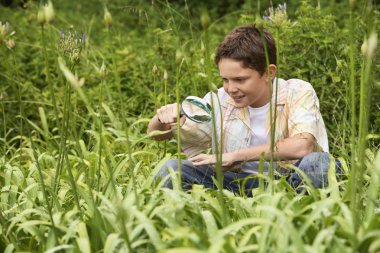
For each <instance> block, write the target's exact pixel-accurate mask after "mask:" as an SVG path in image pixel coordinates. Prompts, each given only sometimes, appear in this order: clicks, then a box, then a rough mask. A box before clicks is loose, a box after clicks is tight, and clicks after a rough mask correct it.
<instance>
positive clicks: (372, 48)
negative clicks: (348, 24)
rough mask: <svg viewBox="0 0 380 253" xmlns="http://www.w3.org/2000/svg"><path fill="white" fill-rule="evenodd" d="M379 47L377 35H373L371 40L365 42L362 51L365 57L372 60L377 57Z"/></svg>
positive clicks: (370, 37)
mask: <svg viewBox="0 0 380 253" xmlns="http://www.w3.org/2000/svg"><path fill="white" fill-rule="evenodd" d="M376 47H377V34H376V33H371V35H370V36H369V39H368V40H367V39H366V40H364V42H363V44H362V47H361V50H362V54H363V55H364V56H365V57H368V58H372V57H373V56H374V55H375V52H376Z"/></svg>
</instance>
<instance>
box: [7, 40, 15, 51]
mask: <svg viewBox="0 0 380 253" xmlns="http://www.w3.org/2000/svg"><path fill="white" fill-rule="evenodd" d="M15 46H16V43H15V41H14V40H13V39H10V40H8V41H7V48H9V49H11V50H12V49H13V48H14V47H15Z"/></svg>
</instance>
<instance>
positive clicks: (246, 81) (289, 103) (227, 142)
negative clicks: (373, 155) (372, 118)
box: [148, 25, 329, 195]
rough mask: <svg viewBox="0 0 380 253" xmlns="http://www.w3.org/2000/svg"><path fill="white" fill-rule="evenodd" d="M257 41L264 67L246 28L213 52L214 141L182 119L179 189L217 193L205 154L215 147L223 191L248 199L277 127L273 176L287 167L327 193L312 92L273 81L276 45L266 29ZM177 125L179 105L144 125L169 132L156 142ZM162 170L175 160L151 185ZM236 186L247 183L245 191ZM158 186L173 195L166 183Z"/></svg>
mask: <svg viewBox="0 0 380 253" xmlns="http://www.w3.org/2000/svg"><path fill="white" fill-rule="evenodd" d="M263 36H264V40H265V43H266V47H267V52H268V58H269V65H267V62H266V58H265V51H264V45H263V42H262V38H261V34H260V31H259V29H258V28H256V27H255V26H252V25H247V26H240V27H237V28H235V29H234V30H233V31H232V32H231V33H230V34H228V35H227V36H226V37H225V39H224V40H223V42H222V43H221V44H220V45H219V47H218V49H217V52H216V56H215V63H216V65H217V66H218V68H219V72H220V76H221V79H222V81H223V88H221V89H219V90H218V94H217V96H218V98H219V101H220V104H216V105H215V106H214V108H215V119H216V120H215V122H216V129H217V138H216V139H215V138H214V137H213V136H214V135H213V133H212V126H211V124H206V125H205V124H197V123H194V122H192V121H191V120H189V119H186V118H185V117H182V118H181V122H180V123H181V124H180V125H181V130H180V132H181V140H182V144H183V145H182V147H183V150H184V152H185V153H186V154H187V156H188V157H189V159H188V160H183V161H182V187H183V188H184V189H191V185H192V184H203V185H204V186H206V187H209V188H216V187H215V185H214V182H213V180H212V176H215V172H214V165H215V164H216V155H215V154H205V153H204V151H203V150H204V149H205V148H207V147H210V146H212V147H213V150H214V151H215V147H216V146H218V147H219V149H218V150H221V152H222V170H223V172H224V173H223V174H224V177H223V181H224V182H223V187H224V188H226V189H229V190H231V191H233V192H239V191H241V190H243V191H245V192H246V193H247V194H249V195H250V190H251V189H252V188H254V187H257V186H258V180H257V179H256V178H255V177H252V176H251V175H252V174H257V173H258V169H259V162H258V161H259V159H260V155H261V154H263V155H264V159H266V160H267V161H268V160H269V159H270V157H271V152H270V146H271V145H270V139H271V127H275V129H274V141H275V142H274V143H275V147H274V153H273V157H274V159H275V160H276V163H275V164H274V166H275V168H276V169H278V170H280V169H282V170H283V168H285V165H286V164H289V163H292V164H294V165H296V166H297V167H298V168H299V169H300V170H302V171H303V172H304V173H305V174H306V175H307V176H308V177H309V178H310V179H311V181H312V183H313V185H314V187H319V188H320V187H323V186H324V185H327V183H328V182H327V170H328V167H329V155H328V151H329V147H328V141H327V134H326V129H325V125H324V122H323V119H322V116H321V113H320V111H319V101H318V98H317V96H316V94H315V91H314V89H313V88H312V86H311V85H310V84H309V83H307V82H305V81H302V80H298V79H290V80H288V81H285V80H283V79H277V78H276V46H275V41H274V39H273V37H272V36H271V34H270V33H269V32H267V31H266V30H265V29H264V30H263ZM276 88H277V89H276ZM276 90H277V92H276ZM211 96H215V97H214V99H213V101H214V103H216V102H215V101H218V99H217V98H216V95H215V94H213V95H211V94H210V93H209V94H207V95H206V96H205V99H206V100H208V101H209V102H210V101H211ZM271 110H272V111H271ZM271 114H272V115H273V117H272V119H273V120H272V122H270V121H271V120H270V119H271V117H270V115H271ZM274 115H275V118H274ZM176 120H177V105H176V104H169V105H165V106H163V107H161V108H160V109H158V111H157V114H156V115H155V116H154V117H153V118H152V119H151V121H150V122H149V125H148V133H149V132H151V131H153V130H161V131H165V130H170V129H171V130H173V131H171V132H169V133H166V134H163V135H161V136H158V137H155V139H157V140H164V139H168V138H171V137H173V136H174V135H173V134H174V133H175V131H176ZM221 121H222V124H221ZM221 126H222V128H223V129H221ZM173 132H174V133H173ZM221 143H222V146H221ZM168 168H172V169H173V170H174V171H177V170H178V164H177V160H176V159H172V160H169V161H168V162H167V163H166V164H165V165H164V166H163V167H162V168H161V170H160V172H159V173H158V175H157V176H156V178H159V177H161V178H162V179H164V178H165V179H166V177H167V176H168V175H169V172H168ZM268 168H269V163H268V162H265V163H264V173H267V172H268ZM239 179H246V180H244V181H245V184H242V181H243V180H239ZM288 180H289V182H290V184H291V185H292V186H293V187H297V186H298V185H300V183H301V182H302V178H301V177H300V176H299V175H298V174H297V173H295V172H293V173H291V174H290V175H289V176H288ZM243 185H244V189H241V188H242V186H243ZM164 186H165V187H172V182H171V180H170V178H168V179H166V181H165V183H164Z"/></svg>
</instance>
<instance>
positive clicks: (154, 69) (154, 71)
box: [152, 64, 158, 75]
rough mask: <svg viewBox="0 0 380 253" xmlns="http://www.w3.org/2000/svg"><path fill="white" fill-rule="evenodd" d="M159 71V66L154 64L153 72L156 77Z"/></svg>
mask: <svg viewBox="0 0 380 253" xmlns="http://www.w3.org/2000/svg"><path fill="white" fill-rule="evenodd" d="M157 71H158V68H157V65H156V64H154V66H153V68H152V72H153V74H154V75H155V74H157Z"/></svg>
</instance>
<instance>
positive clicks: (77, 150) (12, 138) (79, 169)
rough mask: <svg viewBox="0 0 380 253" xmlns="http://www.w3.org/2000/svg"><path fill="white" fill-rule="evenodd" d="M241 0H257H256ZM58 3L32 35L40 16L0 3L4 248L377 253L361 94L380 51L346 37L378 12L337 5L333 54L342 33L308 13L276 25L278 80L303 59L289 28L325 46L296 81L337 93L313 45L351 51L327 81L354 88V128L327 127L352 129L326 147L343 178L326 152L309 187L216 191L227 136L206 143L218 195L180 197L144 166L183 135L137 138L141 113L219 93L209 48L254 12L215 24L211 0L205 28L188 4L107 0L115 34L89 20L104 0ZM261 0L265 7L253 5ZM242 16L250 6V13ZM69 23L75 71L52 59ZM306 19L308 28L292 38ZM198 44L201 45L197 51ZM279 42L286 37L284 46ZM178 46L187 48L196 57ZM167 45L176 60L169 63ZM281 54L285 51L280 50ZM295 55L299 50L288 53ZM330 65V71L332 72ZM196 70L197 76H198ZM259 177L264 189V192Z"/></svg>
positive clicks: (377, 204)
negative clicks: (81, 46) (328, 34)
mask: <svg viewBox="0 0 380 253" xmlns="http://www.w3.org/2000/svg"><path fill="white" fill-rule="evenodd" d="M90 2H91V1H90ZM247 3H249V5H250V6H254V3H253V2H251V1H248V2H247ZM54 4H55V7H56V8H57V17H56V19H57V21H56V24H54V25H51V26H48V25H46V26H42V27H40V26H38V25H29V26H28V31H27V29H26V24H29V23H28V22H29V21H30V20H29V19H28V18H27V17H35V14H36V13H37V11H36V10H37V6H34V5H33V2H30V5H31V6H30V7H29V9H26V10H22V11H21V10H19V9H14V10H9V9H6V8H4V7H0V12H1V13H2V15H4V17H5V18H7V19H9V20H10V21H11V23H12V24H17V25H15V26H14V27H15V29H16V30H17V34H16V35H17V37H15V39H16V45H17V46H16V48H14V51H13V52H11V53H12V57H13V58H10V57H8V56H9V55H10V54H9V53H10V52H9V51H7V50H8V49H7V48H5V47H4V44H0V57H1V58H2V59H6V60H5V63H4V61H0V82H2V83H4V84H5V85H4V86H1V87H0V97H1V98H0V103H1V107H0V110H1V114H2V116H1V124H2V127H1V128H2V129H1V148H0V150H1V153H0V251H2V252H20V251H30V252H76V251H78V252H79V251H81V252H102V251H103V252H378V251H379V250H380V243H379V242H380V237H379V234H380V233H379V226H380V212H379V208H380V201H379V180H380V160H379V159H380V153H379V151H378V147H377V146H373V145H368V139H369V138H372V139H371V140H373V143H376V141H377V140H378V139H376V138H378V137H376V136H377V135H378V134H379V133H378V132H371V131H370V129H371V128H370V124H371V119H373V118H375V119H376V117H379V114H378V113H377V112H376V108H375V107H373V103H372V102H371V97H372V98H376V92H377V91H378V88H377V87H376V86H375V85H374V81H372V80H374V79H375V74H376V72H374V71H376V70H374V68H375V65H376V63H374V62H375V60H376V56H377V54H378V53H377V51H374V52H373V53H372V54H370V53H368V52H369V51H364V52H365V54H364V55H361V54H360V52H359V51H360V50H359V47H360V45H359V44H358V43H357V42H356V41H357V39H358V38H359V39H360V44H361V43H362V42H363V40H364V37H365V35H366V37H367V38H368V41H369V39H370V38H372V40H373V38H375V37H373V36H371V34H372V31H373V30H374V29H375V27H376V24H377V23H378V21H377V18H378V12H375V11H374V10H371V11H370V12H368V13H367V14H366V15H367V16H368V15H369V14H370V15H373V17H372V18H368V19H365V18H364V17H362V16H361V13H360V11H361V10H360V9H359V8H360V6H357V7H356V9H351V10H349V8H348V7H347V6H346V10H347V15H351V17H346V16H345V15H343V14H342V16H340V18H343V19H345V20H348V21H349V23H348V27H350V30H349V34H351V38H350V40H349V41H347V42H346V41H340V43H343V44H345V45H347V46H349V49H348V51H344V50H342V51H339V50H338V49H337V50H336V51H334V52H332V51H328V50H330V46H331V45H334V47H336V41H334V40H333V41H330V40H329V39H328V38H327V39H321V37H322V38H324V37H325V34H319V33H320V31H319V30H318V29H317V28H313V27H314V26H313V25H314V21H313V20H312V19H308V18H306V17H304V16H302V15H306V14H305V13H302V12H300V13H301V14H299V16H297V15H295V18H296V19H297V18H298V19H303V18H304V19H303V21H304V23H297V22H295V21H294V20H290V21H289V22H290V26H289V27H286V31H285V30H282V29H278V30H275V29H274V30H273V31H274V32H275V33H274V34H275V37H276V39H277V41H279V43H280V45H279V46H278V49H279V50H278V55H277V58H278V59H279V73H280V74H281V75H286V73H287V72H288V71H289V69H288V68H289V66H288V65H294V64H296V63H295V61H300V60H299V59H298V58H297V57H298V54H299V53H300V51H302V50H301V49H300V47H299V46H300V45H299V44H292V43H294V41H293V40H292V38H293V37H296V38H297V40H298V43H301V42H302V41H304V40H303V39H304V38H311V39H312V40H314V41H316V42H318V45H320V46H321V48H322V49H321V48H316V47H315V44H312V43H311V44H312V46H313V48H311V50H310V54H312V55H313V56H315V59H313V62H314V63H315V65H312V64H311V65H308V66H307V69H308V72H303V71H305V69H306V67H305V66H303V65H302V62H309V61H308V60H309V59H304V60H303V61H302V62H300V63H299V65H296V66H297V68H298V69H297V71H298V72H293V73H299V75H300V77H302V75H306V74H307V73H311V74H310V75H311V76H313V77H315V78H314V81H315V82H314V83H313V82H312V81H311V83H313V84H314V85H315V88H316V90H317V92H318V91H321V93H323V94H325V96H327V95H326V94H327V93H329V92H330V93H331V92H332V91H331V89H332V88H331V87H330V86H329V84H328V82H327V81H326V82H324V83H323V82H322V81H320V80H322V79H319V78H320V77H321V76H322V75H329V73H328V72H325V73H322V74H320V73H318V71H315V69H317V70H319V69H320V68H322V67H326V66H323V64H324V63H326V62H327V63H329V64H330V63H331V62H330V61H328V59H330V58H328V59H324V60H321V59H319V58H318V57H317V56H318V54H317V53H316V54H313V52H316V51H318V50H322V51H321V52H326V51H327V52H330V53H331V54H335V55H334V57H337V58H339V60H344V59H346V58H348V59H349V64H348V65H344V64H343V66H341V68H342V73H348V76H347V77H345V76H342V77H341V81H342V83H339V84H340V86H338V85H337V83H334V84H335V85H336V86H335V87H334V89H339V90H341V91H342V92H341V93H342V94H346V92H345V90H344V89H345V88H344V87H343V86H344V84H343V82H347V83H350V89H349V92H348V93H347V94H348V96H349V97H346V98H345V99H346V101H348V102H349V104H350V108H349V110H348V112H350V114H349V115H347V116H349V118H347V119H345V120H348V121H349V122H350V126H340V127H339V128H338V127H337V129H338V130H339V129H344V131H345V132H344V133H340V132H339V131H338V130H334V129H333V130H331V131H334V132H332V133H331V134H330V136H333V137H334V135H336V137H335V138H334V139H330V143H334V145H335V143H339V144H340V143H342V142H343V143H344V142H345V141H346V140H345V138H346V137H345V136H346V135H347V133H348V134H349V135H350V134H351V135H350V137H349V138H350V141H349V144H350V145H347V146H333V147H332V150H334V151H336V150H341V152H340V153H339V154H347V156H344V157H340V158H339V159H340V160H341V161H342V169H343V171H344V173H343V175H342V178H341V180H340V181H338V180H336V175H335V171H334V163H333V160H334V159H333V158H332V162H331V165H330V167H331V168H330V169H329V175H328V178H329V185H328V186H327V187H325V188H324V189H315V188H313V187H312V185H311V184H310V183H308V182H307V179H305V180H306V184H305V186H304V188H305V191H304V193H301V194H298V193H297V192H296V191H295V190H294V189H293V188H292V187H290V186H289V184H288V183H287V182H286V180H285V179H284V178H282V179H280V180H272V179H271V176H265V175H261V176H259V181H260V187H259V188H258V189H253V191H252V194H253V197H252V198H248V197H246V196H245V195H243V194H242V195H239V194H233V193H231V192H229V191H227V190H224V189H223V188H222V182H223V181H222V176H223V175H222V173H221V169H220V162H221V156H220V155H221V152H220V150H221V146H218V147H217V149H219V150H217V152H216V153H217V154H219V155H218V164H217V178H216V180H217V185H218V189H217V190H211V189H205V188H204V187H202V186H200V185H195V186H194V187H193V189H192V190H191V191H190V192H184V191H182V190H181V189H179V188H177V189H174V190H171V189H161V188H160V185H158V186H157V185H155V183H154V180H153V179H154V175H155V173H157V171H158V170H159V169H160V167H161V166H162V164H163V163H164V162H165V161H166V160H167V159H169V158H171V157H178V158H183V154H182V152H181V143H180V138H179V136H177V138H175V139H174V140H170V141H167V143H166V144H165V146H164V147H165V148H164V149H162V144H157V143H154V142H153V141H152V140H150V139H149V137H148V136H147V135H146V134H145V127H146V126H145V124H146V122H147V121H148V120H149V118H150V116H151V115H152V114H154V113H155V109H156V108H157V106H158V105H161V104H162V103H165V104H166V103H170V102H172V101H177V102H180V101H181V100H182V99H183V98H184V97H185V96H187V95H193V94H191V92H197V93H198V94H195V95H200V94H204V93H206V92H207V91H213V89H214V88H213V83H217V81H216V80H218V79H219V78H218V75H217V73H216V70H215V66H212V60H211V58H212V51H213V48H215V47H216V45H217V43H218V42H219V41H220V40H221V39H222V38H223V36H224V35H225V33H226V32H227V31H229V30H231V28H232V27H234V26H235V25H236V24H237V23H240V22H243V21H244V20H245V21H246V20H251V21H252V20H254V19H255V17H253V16H252V13H253V12H254V10H252V9H249V8H248V9H249V13H245V12H244V11H237V12H236V13H233V14H229V15H226V16H223V17H220V18H219V19H217V18H215V19H213V17H215V10H213V9H209V10H207V12H208V14H209V15H210V17H211V20H212V22H211V24H212V25H210V26H207V27H206V26H203V27H202V25H201V24H200V23H199V22H200V21H199V20H200V12H196V11H195V9H192V8H194V6H193V5H191V4H192V3H190V2H186V9H185V8H182V7H181V6H178V5H175V4H174V3H173V4H172V3H171V4H169V3H168V2H166V1H165V2H163V1H159V2H154V3H153V4H152V5H148V4H146V5H145V4H142V3H141V4H136V6H133V7H131V8H126V7H125V4H124V3H121V2H118V1H115V2H112V4H111V3H110V4H109V5H108V6H107V7H108V9H109V11H110V13H112V14H113V20H114V22H113V26H112V31H108V30H105V31H104V32H102V29H104V28H103V25H104V24H103V22H102V20H100V19H99V20H97V19H98V18H94V19H96V20H97V21H96V22H94V23H91V22H87V21H88V20H90V18H88V15H90V16H91V15H92V14H93V13H95V12H99V13H103V11H104V9H103V6H100V7H99V9H98V7H97V5H95V4H94V5H92V6H89V5H88V4H89V3H87V2H83V3H82V4H83V6H84V7H85V8H87V9H86V11H84V10H83V8H84V7H81V5H78V9H81V10H82V12H81V13H80V14H79V13H75V11H70V15H69V14H68V13H69V12H68V11H69V10H72V6H71V5H70V6H68V3H66V2H54ZM256 4H257V5H262V6H265V3H263V1H260V2H257V3H256ZM322 5H323V1H321V6H322ZM374 7H375V6H374ZM288 8H291V6H288ZM309 8H311V9H313V10H315V9H316V8H315V7H311V6H310V5H309ZM321 8H322V7H321ZM144 11H145V12H146V13H147V17H148V19H147V22H148V23H149V25H145V24H142V23H138V24H136V27H131V26H130V25H127V24H132V23H133V22H135V21H136V20H139V18H140V17H139V15H140V14H139V13H143V12H144ZM3 13H4V14H3ZM126 13H127V14H128V15H125V14H126ZM293 13H294V12H293ZM326 13H327V10H326ZM71 14H72V15H71ZM241 14H246V15H245V16H244V17H245V19H244V18H242V17H243V16H240V15H241ZM310 15H311V14H310ZM320 15H321V16H320V17H322V18H321V19H320V20H318V22H319V25H320V26H321V27H324V25H325V23H324V22H327V21H326V20H325V19H324V17H325V16H324V15H323V14H320ZM95 16H96V15H95ZM326 16H327V14H326ZM2 18H3V17H2ZM326 19H327V17H326ZM350 20H351V21H350ZM358 20H359V21H363V20H365V22H364V21H363V24H365V28H366V29H364V31H365V33H364V32H362V33H359V32H358V30H361V29H360V28H362V27H358V26H359V24H360V22H358ZM328 22H331V20H330V19H329V21H328ZM68 23H70V24H71V23H72V24H74V26H75V27H77V28H78V29H79V30H86V31H89V32H90V34H88V38H91V39H90V40H89V41H87V42H86V45H85V48H86V50H88V51H86V53H85V54H81V56H80V62H79V63H77V64H76V65H75V67H74V66H73V65H72V64H71V63H70V61H68V60H66V62H65V63H64V62H63V61H61V62H60V63H58V64H56V63H57V61H58V59H57V56H58V52H57V51H56V50H55V48H56V45H57V43H58V41H55V40H54V38H56V37H58V36H59V35H58V32H57V31H58V30H59V29H57V28H58V27H59V28H60V27H67V26H68V25H67V24H68ZM90 23H91V24H90ZM133 24H134V23H133ZM328 24H330V23H328ZM90 26H91V29H90ZM92 26H93V27H92ZM272 28H273V27H272ZM301 28H302V29H304V33H303V34H302V36H301V35H300V34H292V33H294V32H295V31H297V32H298V31H300V29H301ZM307 29H311V31H308V30H307ZM337 29H339V30H338V31H337V32H336V33H337V38H340V37H338V32H341V33H343V34H346V32H345V30H344V29H341V28H339V27H337ZM163 31H164V32H163ZM287 34H288V35H287ZM295 35H298V36H295ZM114 36H115V37H114ZM319 36H321V37H319ZM334 38H335V37H334ZM114 40H117V43H116V42H115V41H114ZM154 41H156V44H154ZM183 41H185V42H186V43H182V42H183ZM169 42H171V43H169ZM202 43H203V45H204V50H199V48H200V45H201V44H202ZM282 43H283V44H282ZM184 44H185V45H184ZM288 44H291V45H296V46H294V48H289V46H287V45H288ZM33 45H37V46H33ZM301 46H302V47H308V46H310V45H309V44H308V43H305V44H301ZM187 48H192V50H191V52H190V51H188V50H187ZM324 49H326V51H323V50H324ZM177 50H180V51H181V53H182V57H181V58H180V60H179V61H177V62H176V61H175V60H174V59H175V54H176V51H177ZM290 50H293V51H290ZM289 52H292V54H289V55H287V54H288V53H289ZM318 52H319V51H318ZM4 56H5V57H4ZM323 57H327V56H326V55H323ZM292 58H295V59H296V60H295V61H294V62H292ZM99 61H100V62H103V61H104V63H105V66H107V70H108V71H109V72H112V73H110V74H109V75H105V76H100V75H99V74H100V73H99V72H98V71H96V72H94V68H93V65H95V66H98V65H99V64H98V63H99ZM289 62H292V64H289ZM53 63H54V64H53ZM153 63H154V64H156V65H157V67H158V72H157V79H156V77H153V81H154V83H155V84H154V85H153V86H152V85H151V84H150V82H151V81H152V77H151V75H149V73H151V72H152V71H151V70H152V66H153ZM13 66H14V67H13ZM121 66H123V67H121ZM335 68H336V66H328V69H329V70H332V69H335ZM99 70H100V68H99ZM359 70H360V71H359ZM16 71H18V73H16ZM165 72H166V74H164V73H165ZM167 73H169V74H167ZM198 73H205V74H206V76H205V75H203V74H201V75H199V74H198ZM305 73H306V74H305ZM158 76H160V77H162V80H159V78H158ZM292 77H299V76H292ZM82 78H83V79H82ZM375 80H376V79H375ZM205 81H206V82H207V85H201V83H204V82H205ZM156 82H157V83H156ZM159 82H162V86H160V85H159ZM83 84H84V85H83ZM195 84H196V85H195ZM148 85H149V87H155V90H154V92H153V94H154V99H151V95H149V94H152V93H149V92H147V89H146V88H145V87H148ZM171 87H173V88H174V89H172V88H171ZM324 87H325V88H324ZM359 87H360V88H359ZM319 94H320V93H319ZM150 99H151V100H150ZM325 101H328V100H325ZM321 102H324V101H323V100H321ZM214 103H215V104H217V103H216V102H214ZM321 106H327V107H328V108H329V109H330V110H331V114H333V115H334V116H336V118H338V119H340V116H341V115H340V114H341V113H340V111H339V110H338V111H337V109H336V108H341V107H336V105H333V104H328V103H322V104H321ZM371 106H372V107H371ZM120 108H121V109H120ZM322 109H323V108H322ZM356 109H358V110H357V111H356ZM272 116H273V115H272ZM323 116H325V118H326V116H327V117H328V116H329V115H323ZM274 117H275V115H274ZM214 121H215V119H214ZM121 122H122V124H121ZM177 122H179V120H178V121H177ZM215 123H216V122H213V125H214V128H215ZM177 128H178V129H180V126H178V125H177ZM214 130H215V131H214V133H215V134H216V133H217V131H216V129H214ZM370 134H371V135H370ZM343 135H345V136H343ZM215 139H217V138H216V137H215ZM337 140H339V141H337ZM340 140H342V141H340ZM218 151H219V152H218ZM179 160H180V159H179ZM268 182H270V183H271V187H270V188H266V187H265V185H266V184H267V183H268Z"/></svg>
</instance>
